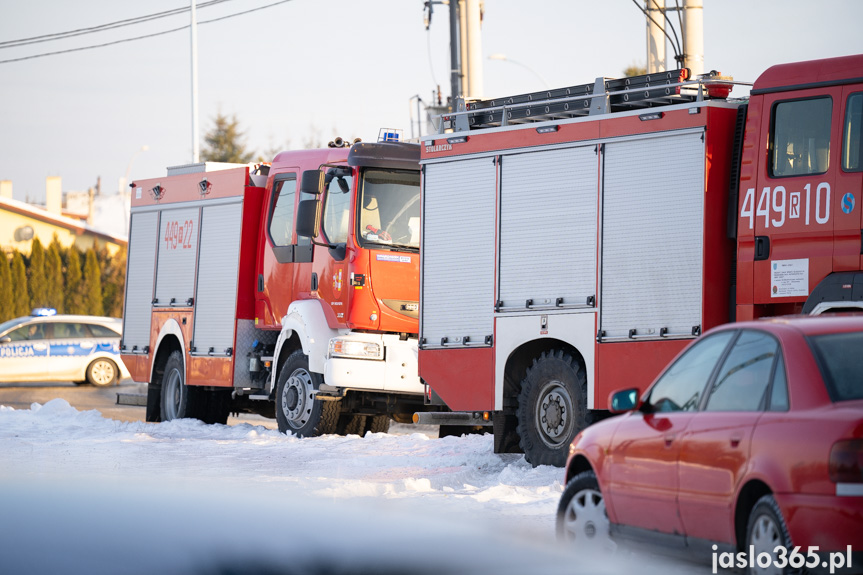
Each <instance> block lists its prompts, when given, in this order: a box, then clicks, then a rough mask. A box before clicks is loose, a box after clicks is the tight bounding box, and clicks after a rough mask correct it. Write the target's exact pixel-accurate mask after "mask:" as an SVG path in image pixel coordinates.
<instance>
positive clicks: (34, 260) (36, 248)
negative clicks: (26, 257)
mask: <svg viewBox="0 0 863 575" xmlns="http://www.w3.org/2000/svg"><path fill="white" fill-rule="evenodd" d="M29 272H30V273H29V277H28V278H27V286H28V287H29V288H30V307H31V308H36V307H47V305H48V289H47V287H48V286H47V282H46V279H45V248H44V247H42V242H41V241H39V238H34V239H33V247H32V248H30V269H29Z"/></svg>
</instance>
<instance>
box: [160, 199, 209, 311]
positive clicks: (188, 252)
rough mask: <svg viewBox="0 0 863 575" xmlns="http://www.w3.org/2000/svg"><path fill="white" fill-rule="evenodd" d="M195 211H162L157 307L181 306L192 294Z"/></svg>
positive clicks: (196, 215) (190, 298)
mask: <svg viewBox="0 0 863 575" xmlns="http://www.w3.org/2000/svg"><path fill="white" fill-rule="evenodd" d="M198 214H199V210H198V208H180V209H166V210H163V211H162V221H161V225H160V231H159V263H158V270H157V273H156V299H157V300H158V301H157V302H156V305H157V306H171V305H173V306H185V305H188V303H187V302H191V300H192V297H193V296H194V294H195V259H196V256H197V251H198ZM172 300H173V303H171V301H172Z"/></svg>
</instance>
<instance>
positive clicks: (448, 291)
mask: <svg viewBox="0 0 863 575" xmlns="http://www.w3.org/2000/svg"><path fill="white" fill-rule="evenodd" d="M496 170H497V168H496V166H495V164H494V160H493V158H490V157H487V158H477V159H468V160H458V161H453V162H446V163H440V164H429V165H426V166H425V175H424V187H423V232H422V250H421V261H422V268H423V269H422V282H423V283H422V294H421V296H420V302H421V305H420V322H421V323H420V332H421V333H420V337H421V338H423V339H424V340H425V343H424V344H423V346H424V347H436V346H440V345H441V342H442V340H443V339H445V340H446V343H447V345H459V344H463V343H464V338H465V337H467V338H469V343H470V344H472V345H473V344H480V345H484V342H485V340H486V338H487V337H489V336H491V335H492V334H493V332H494V325H493V322H494V320H493V313H494V297H495V286H494V264H495V261H494V260H495V249H494V246H495V235H496V234H495V196H496V192H495V189H496V181H495V180H496Z"/></svg>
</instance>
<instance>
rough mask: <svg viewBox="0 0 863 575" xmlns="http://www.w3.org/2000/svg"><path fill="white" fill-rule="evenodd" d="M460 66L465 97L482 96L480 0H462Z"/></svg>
mask: <svg viewBox="0 0 863 575" xmlns="http://www.w3.org/2000/svg"><path fill="white" fill-rule="evenodd" d="M462 1H463V5H462V6H463V8H464V12H465V13H464V14H462V19H461V21H462V23H463V24H464V29H463V30H462V34H461V36H462V39H463V41H464V44H463V45H462V68H463V70H464V72H465V84H464V96H465V98H481V97H482V32H481V30H482V28H481V24H482V6H481V0H462Z"/></svg>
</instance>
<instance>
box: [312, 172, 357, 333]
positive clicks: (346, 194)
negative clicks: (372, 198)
mask: <svg viewBox="0 0 863 575" xmlns="http://www.w3.org/2000/svg"><path fill="white" fill-rule="evenodd" d="M336 171H337V172H336V173H337V175H334V177H333V178H332V179H331V180H330V182H329V184H328V185H327V189H326V192H325V195H324V199H323V213H322V214H321V229H322V231H323V235H324V241H326V242H328V243H329V244H331V245H335V246H339V248H337V249H330V250H329V253H328V254H327V256H326V257H325V258H323V260H324V261H322V262H318V265H317V266H315V269H316V270H319V271H318V274H319V275H318V294H319V296H320V298H321V299H322V300H323V301H325V302H327V303H328V304H329V306H324V309H325V310H327V311H326V313H327V320H328V321H329V322H330V325H331V327H336V325H338V326H339V327H344V326H345V325H346V323H347V316H348V294H349V293H350V290H349V289H348V287H349V283H350V282H349V281H348V258H347V257H346V252H345V250H344V248H342V247H341V246H347V243H348V236H349V232H350V230H351V212H352V210H351V204H352V201H351V199H352V198H353V197H354V177H353V175H352V174H351V173H349V172H348V170H347V169H341V168H337V169H336ZM330 173H334V172H330ZM321 265H322V266H323V268H322V269H320V268H318V266H321ZM330 311H331V312H332V314H331V313H330Z"/></svg>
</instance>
